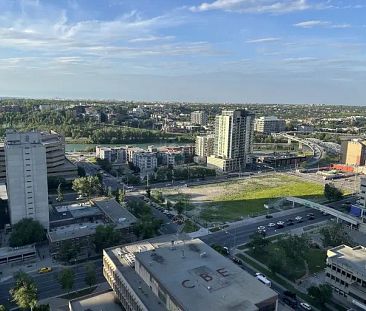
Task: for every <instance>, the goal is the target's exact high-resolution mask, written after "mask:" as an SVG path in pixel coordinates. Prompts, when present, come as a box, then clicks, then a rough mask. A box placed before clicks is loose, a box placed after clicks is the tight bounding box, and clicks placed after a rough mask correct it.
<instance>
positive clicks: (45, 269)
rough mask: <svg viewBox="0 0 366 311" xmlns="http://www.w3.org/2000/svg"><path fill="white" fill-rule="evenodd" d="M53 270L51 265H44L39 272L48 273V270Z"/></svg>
mask: <svg viewBox="0 0 366 311" xmlns="http://www.w3.org/2000/svg"><path fill="white" fill-rule="evenodd" d="M51 271H52V268H51V267H43V268H41V269H39V270H38V273H47V272H51Z"/></svg>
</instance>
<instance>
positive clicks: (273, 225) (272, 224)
mask: <svg viewBox="0 0 366 311" xmlns="http://www.w3.org/2000/svg"><path fill="white" fill-rule="evenodd" d="M268 227H270V228H273V227H276V224H275V223H274V222H270V223H269V224H268Z"/></svg>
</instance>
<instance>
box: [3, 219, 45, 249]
mask: <svg viewBox="0 0 366 311" xmlns="http://www.w3.org/2000/svg"><path fill="white" fill-rule="evenodd" d="M45 239H46V233H45V231H44V228H43V226H42V225H41V224H40V223H39V222H38V221H37V220H34V219H31V218H24V219H22V220H21V221H19V222H18V223H16V224H15V225H14V226H13V229H12V232H11V235H10V239H9V245H10V246H11V247H18V246H23V245H27V244H33V243H37V242H41V241H44V240H45Z"/></svg>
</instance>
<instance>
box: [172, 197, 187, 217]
mask: <svg viewBox="0 0 366 311" xmlns="http://www.w3.org/2000/svg"><path fill="white" fill-rule="evenodd" d="M174 209H175V210H176V211H177V213H178V215H180V214H182V213H183V212H184V209H185V204H184V202H183V200H179V201H178V202H177V203H175V205H174Z"/></svg>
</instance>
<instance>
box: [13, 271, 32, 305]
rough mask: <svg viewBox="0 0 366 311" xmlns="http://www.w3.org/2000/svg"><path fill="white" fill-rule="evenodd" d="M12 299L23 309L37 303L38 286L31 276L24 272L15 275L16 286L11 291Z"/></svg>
mask: <svg viewBox="0 0 366 311" xmlns="http://www.w3.org/2000/svg"><path fill="white" fill-rule="evenodd" d="M9 293H10V296H11V297H12V301H13V302H14V303H16V304H17V306H18V307H19V308H21V309H31V310H33V308H34V307H35V306H36V305H37V287H36V284H35V283H34V281H33V280H32V278H31V277H29V276H28V274H26V273H24V272H22V271H21V272H18V273H17V274H16V275H15V286H14V287H13V288H11V289H10V291H9Z"/></svg>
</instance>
